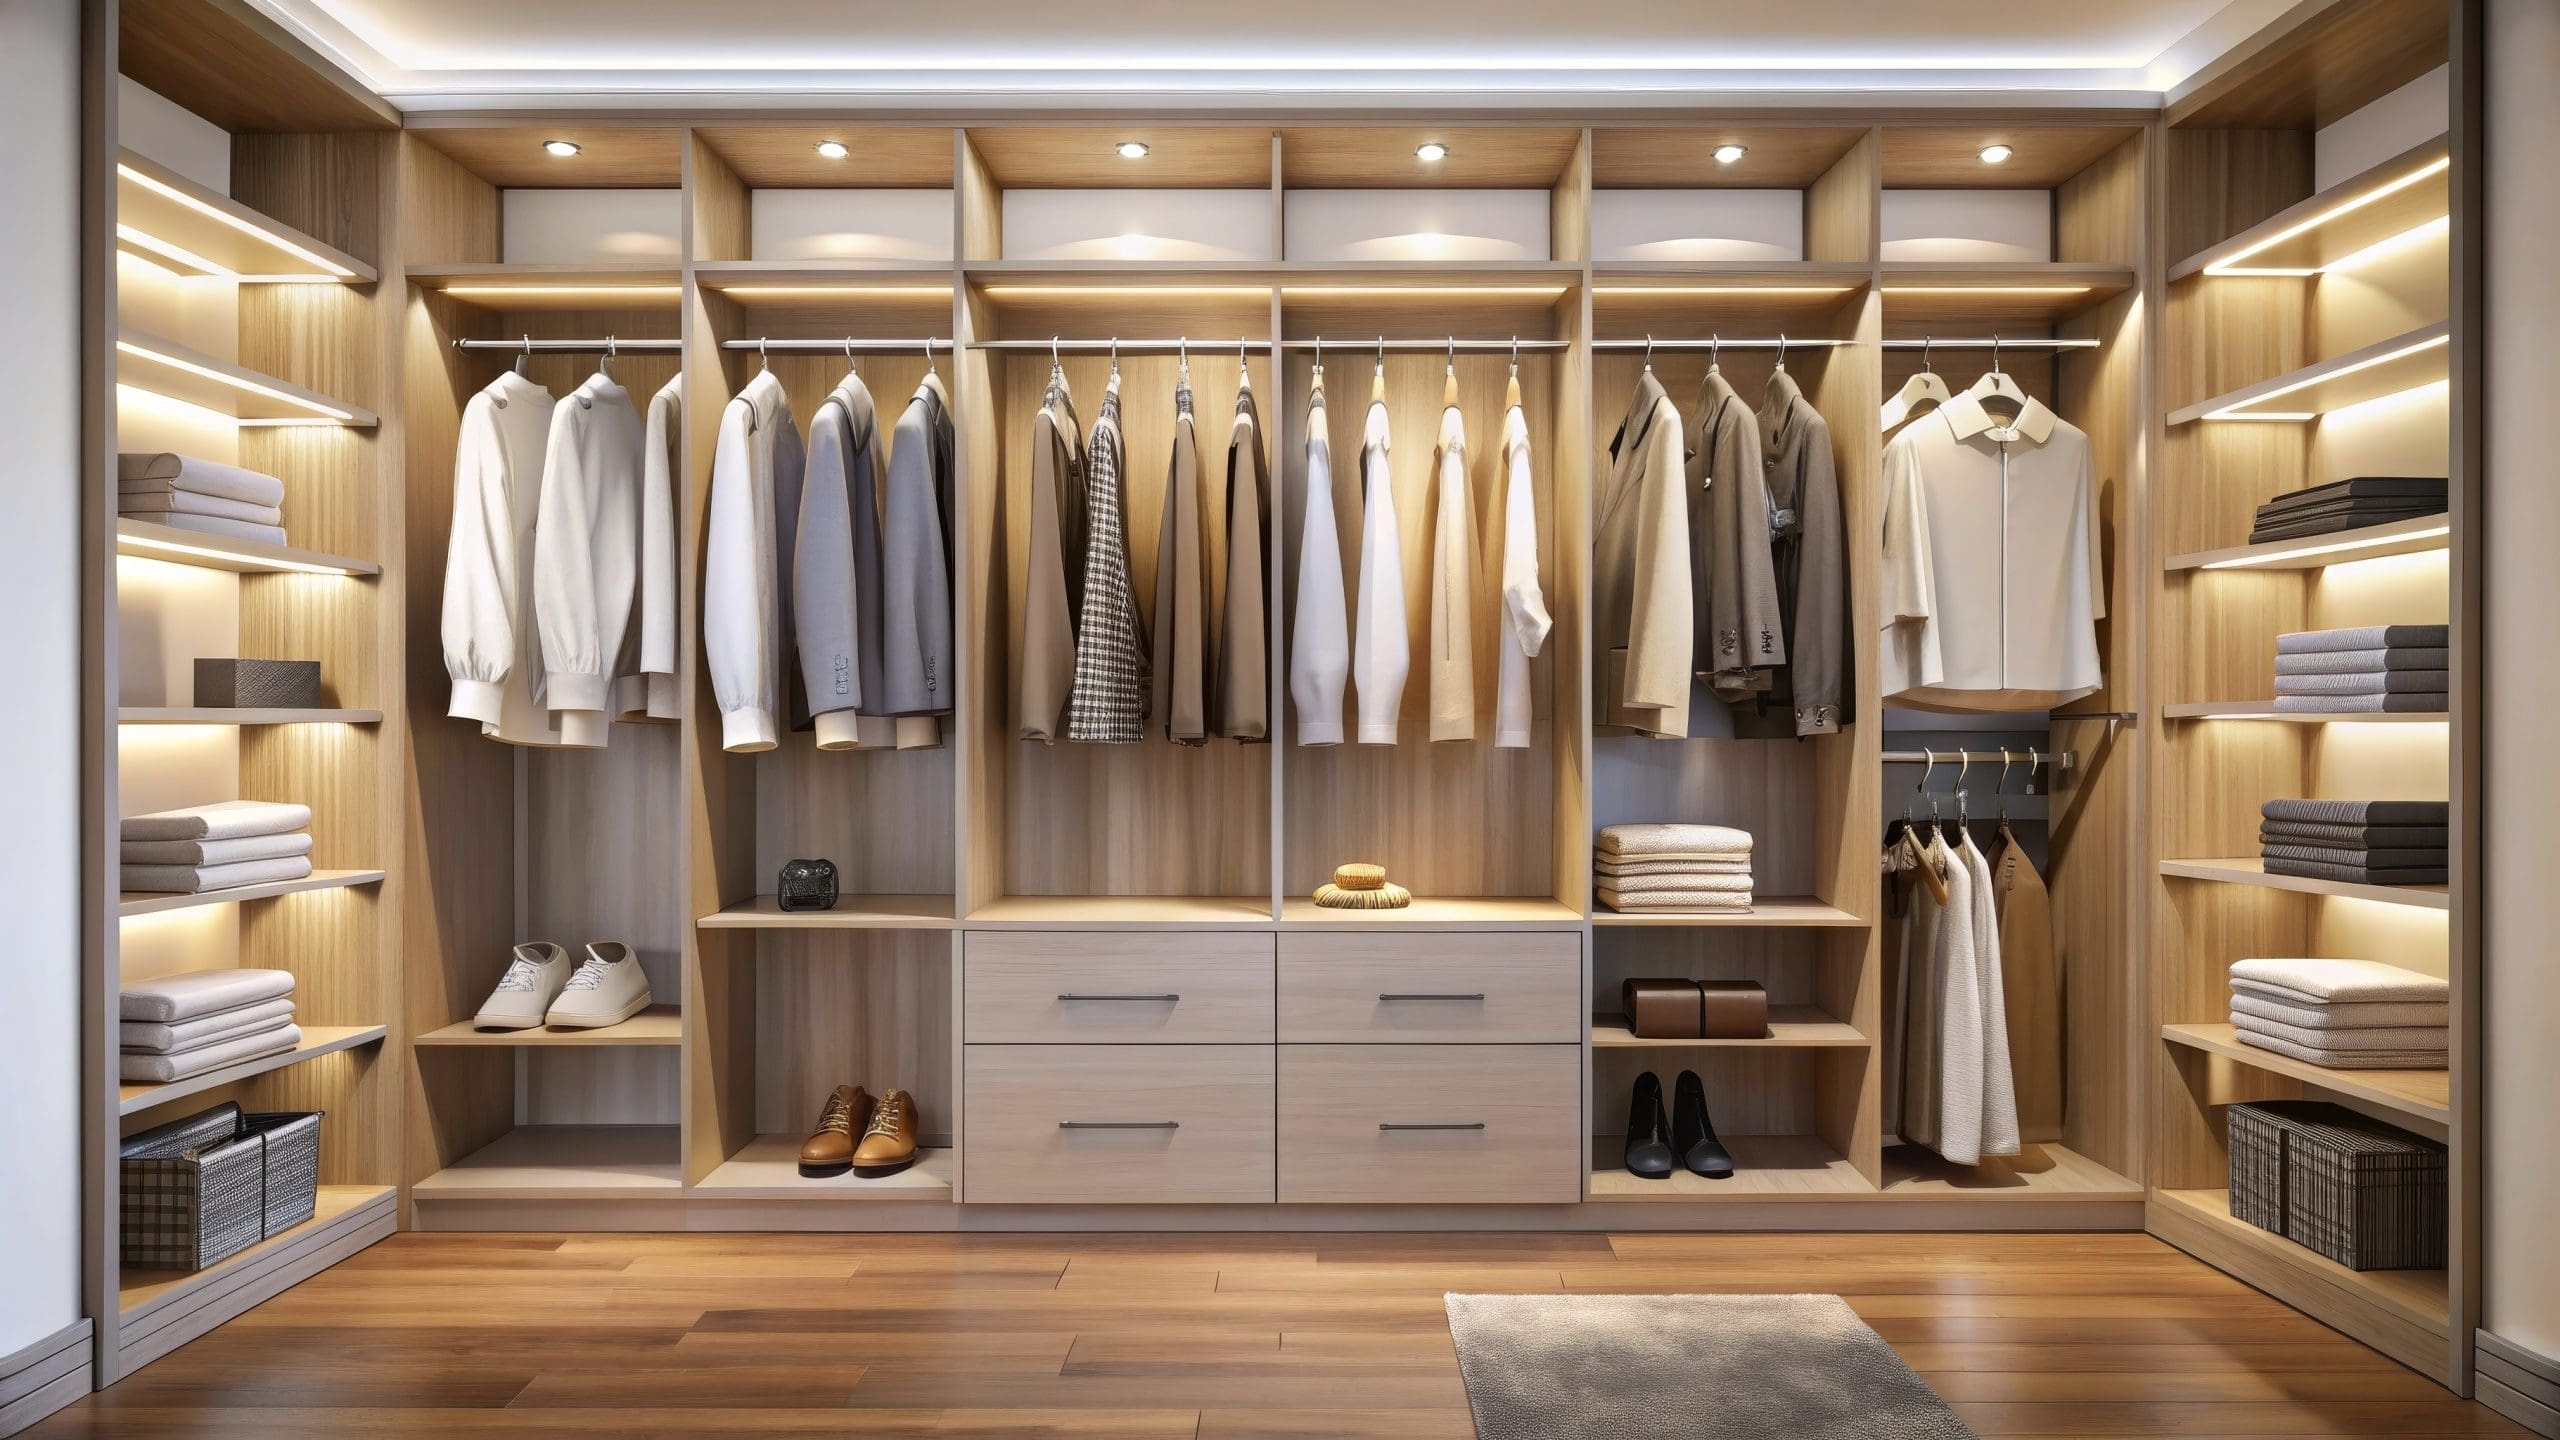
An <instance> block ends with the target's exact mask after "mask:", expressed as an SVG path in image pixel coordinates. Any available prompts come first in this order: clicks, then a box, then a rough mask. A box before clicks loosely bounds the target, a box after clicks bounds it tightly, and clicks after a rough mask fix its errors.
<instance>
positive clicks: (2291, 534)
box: [2249, 508, 2444, 545]
mask: <svg viewBox="0 0 2560 1440" xmlns="http://www.w3.org/2000/svg"><path fill="white" fill-rule="evenodd" d="M2443 513H2444V512H2443V511H2441V510H2437V509H2433V508H2429V509H2424V510H2349V511H2341V512H2339V513H2337V514H2334V515H2306V516H2303V517H2301V518H2299V519H2295V520H2261V521H2258V522H2257V523H2255V524H2253V525H2251V526H2250V527H2249V543H2250V544H2252V545H2266V544H2272V543H2273V542H2275V541H2278V540H2310V539H2314V538H2316V537H2318V536H2322V535H2335V534H2337V533H2338V532H2339V531H2341V530H2362V529H2364V528H2366V527H2367V526H2370V525H2388V524H2390V523H2392V522H2393V521H2395V520H2418V519H2423V518H2425V517H2426V516H2429V515H2441V514H2443Z"/></svg>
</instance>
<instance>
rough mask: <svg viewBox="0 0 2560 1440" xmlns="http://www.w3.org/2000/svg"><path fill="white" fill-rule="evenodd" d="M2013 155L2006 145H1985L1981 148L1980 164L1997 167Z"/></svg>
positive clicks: (2013, 152)
mask: <svg viewBox="0 0 2560 1440" xmlns="http://www.w3.org/2000/svg"><path fill="white" fill-rule="evenodd" d="M2015 153H2016V152H2015V151H2013V150H2011V149H2010V148H2009V147H2008V146H2006V145H1985V146H1983V147H1982V163H1983V164H1985V165H1997V164H2000V163H2001V162H2002V161H2005V160H2007V159H2008V158H2009V157H2010V156H2011V155H2013V154H2015Z"/></svg>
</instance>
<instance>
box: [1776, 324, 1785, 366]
mask: <svg viewBox="0 0 2560 1440" xmlns="http://www.w3.org/2000/svg"><path fill="white" fill-rule="evenodd" d="M1778 368H1779V369H1781V370H1784V369H1786V368H1787V332H1786V331H1784V330H1781V331H1779V332H1778Z"/></svg>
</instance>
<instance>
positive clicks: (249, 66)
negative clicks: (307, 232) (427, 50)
mask: <svg viewBox="0 0 2560 1440" xmlns="http://www.w3.org/2000/svg"><path fill="white" fill-rule="evenodd" d="M114 13H115V16H116V21H117V26H116V29H117V34H116V49H117V59H118V61H119V64H120V68H121V70H122V71H123V73H124V75H125V76H126V77H127V78H129V79H131V80H133V81H134V82H136V83H137V84H140V85H141V86H142V87H143V88H145V89H148V90H154V91H157V92H159V93H160V94H162V95H164V96H167V97H168V98H169V99H171V100H173V101H175V102H177V103H178V104H180V105H183V106H185V107H186V108H187V109H189V110H192V111H194V112H195V113H196V114H197V115H200V116H202V117H204V118H205V119H206V120H209V121H211V122H212V123H214V124H215V125H218V126H221V127H222V128H223V129H225V130H229V131H232V132H234V133H235V134H236V133H241V132H261V133H271V132H278V131H312V130H394V129H397V128H399V125H400V112H399V111H398V110H395V109H393V108H392V107H391V106H390V105H389V104H387V103H385V102H384V101H383V100H382V99H381V98H380V97H379V96H376V95H375V94H373V93H372V92H371V91H369V90H367V89H365V88H364V86H363V85H362V84H361V83H359V82H358V81H357V80H356V79H355V77H354V76H352V75H349V74H347V73H346V72H345V71H343V70H340V69H339V68H338V67H337V66H335V65H333V64H331V63H330V62H329V61H328V60H326V59H324V58H322V56H321V55H320V54H319V52H318V51H316V50H313V49H312V48H311V47H310V46H308V45H306V44H304V43H303V42H302V41H301V40H299V39H297V38H296V37H295V36H294V35H293V34H292V33H291V32H290V31H288V30H286V29H285V28H284V27H283V26H282V25H279V24H277V23H276V22H275V21H273V20H271V19H269V18H268V17H267V16H266V15H264V14H262V13H260V12H259V11H258V9H257V8H256V7H255V6H253V5H249V4H247V3H244V0H120V3H119V4H118V5H117V6H116V7H115V11H114Z"/></svg>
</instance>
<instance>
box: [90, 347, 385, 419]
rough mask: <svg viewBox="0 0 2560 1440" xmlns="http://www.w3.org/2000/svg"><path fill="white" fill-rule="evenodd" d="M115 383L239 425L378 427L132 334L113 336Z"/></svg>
mask: <svg viewBox="0 0 2560 1440" xmlns="http://www.w3.org/2000/svg"><path fill="white" fill-rule="evenodd" d="M116 383H117V384H118V385H129V386H132V387H133V388H135V389H137V390H148V391H150V392H151V393H152V394H154V395H159V396H163V397H165V398H167V399H171V400H176V401H180V402H182V403H184V404H188V405H193V406H196V407H198V408H199V409H204V410H210V411H212V412H213V413H215V414H217V415H224V416H228V417H230V418H231V419H232V420H234V421H236V422H238V423H239V424H242V425H350V426H355V427H358V428H360V429H371V428H372V427H373V426H374V425H376V424H378V423H380V422H379V421H378V420H377V419H376V418H375V416H374V413H373V412H372V411H370V410H366V409H363V408H361V407H359V406H354V405H350V404H348V403H346V402H345V401H343V400H333V399H331V398H329V397H328V396H326V395H323V394H321V393H320V392H319V391H317V390H306V389H304V388H303V387H301V386H299V385H296V384H294V383H292V382H291V381H289V380H278V379H276V378H275V377H274V376H272V375H261V374H259V373H258V372H257V371H255V370H251V369H248V368H246V367H245V366H240V365H234V364H232V363H231V362H230V361H228V360H222V359H217V358H215V357H214V356H211V355H207V354H204V353H203V352H201V351H196V350H190V349H188V348H187V347H186V346H184V345H176V344H172V343H170V342H169V341H166V340H163V339H161V338H160V337H158V336H156V335H145V334H142V333H140V332H139V331H134V330H122V331H119V332H117V335H116Z"/></svg>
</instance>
